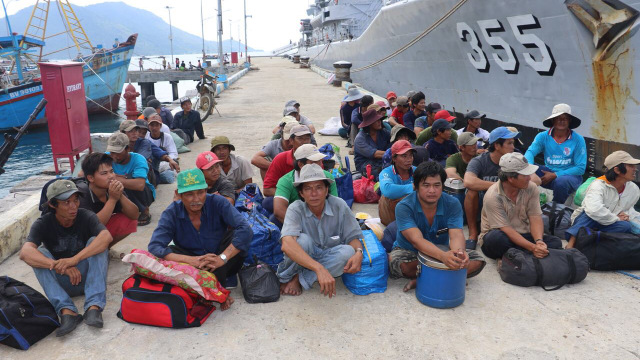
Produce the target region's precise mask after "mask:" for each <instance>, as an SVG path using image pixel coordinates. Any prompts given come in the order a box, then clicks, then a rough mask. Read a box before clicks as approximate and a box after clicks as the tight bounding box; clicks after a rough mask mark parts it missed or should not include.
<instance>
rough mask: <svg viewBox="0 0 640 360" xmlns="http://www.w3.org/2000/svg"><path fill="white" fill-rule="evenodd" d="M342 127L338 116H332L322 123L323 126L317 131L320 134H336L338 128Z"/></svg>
mask: <svg viewBox="0 0 640 360" xmlns="http://www.w3.org/2000/svg"><path fill="white" fill-rule="evenodd" d="M341 127H342V124H341V123H340V118H339V117H335V116H334V117H332V118H330V119H329V120H327V121H326V122H325V123H324V128H322V129H321V130H319V131H318V133H320V134H321V135H328V136H337V135H338V130H339V129H340V128H341Z"/></svg>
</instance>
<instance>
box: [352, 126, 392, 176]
mask: <svg viewBox="0 0 640 360" xmlns="http://www.w3.org/2000/svg"><path fill="white" fill-rule="evenodd" d="M390 141H391V134H390V133H389V131H387V129H381V130H380V131H378V136H377V137H376V141H373V138H371V136H370V135H369V133H368V132H364V131H360V132H359V133H358V135H357V136H356V139H355V141H354V145H353V149H354V150H353V151H354V156H353V160H354V161H355V162H356V169H357V170H358V171H364V169H365V167H366V166H367V164H371V165H378V166H382V159H375V158H374V157H373V155H374V154H375V152H376V151H377V150H380V151H385V150H387V149H388V148H389V146H391V145H390Z"/></svg>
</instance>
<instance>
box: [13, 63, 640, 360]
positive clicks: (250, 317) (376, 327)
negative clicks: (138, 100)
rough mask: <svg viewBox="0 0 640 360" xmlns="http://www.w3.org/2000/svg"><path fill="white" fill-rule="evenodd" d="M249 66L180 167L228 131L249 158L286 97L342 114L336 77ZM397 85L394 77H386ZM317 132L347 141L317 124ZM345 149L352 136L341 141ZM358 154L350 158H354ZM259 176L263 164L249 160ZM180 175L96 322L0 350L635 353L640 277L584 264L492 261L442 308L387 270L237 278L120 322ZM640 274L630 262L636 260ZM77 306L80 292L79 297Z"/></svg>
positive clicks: (117, 249)
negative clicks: (273, 293) (296, 291)
mask: <svg viewBox="0 0 640 360" xmlns="http://www.w3.org/2000/svg"><path fill="white" fill-rule="evenodd" d="M254 65H257V66H258V67H259V68H260V70H259V71H251V72H249V73H248V74H247V75H246V76H245V77H244V78H242V79H241V80H239V81H238V82H237V83H235V84H234V85H233V86H232V87H231V88H230V89H229V90H228V91H226V92H224V93H222V94H221V95H220V99H219V100H218V103H219V105H218V109H219V110H220V113H221V114H222V117H219V116H218V115H217V114H214V115H213V116H212V117H211V118H210V119H208V120H207V121H206V122H205V123H204V129H205V134H206V136H207V140H199V141H196V142H195V143H194V144H191V145H189V146H190V148H191V150H192V151H191V152H190V153H185V154H181V161H180V164H181V167H182V168H183V169H186V168H189V167H194V166H195V158H196V156H197V154H198V153H200V152H202V151H206V150H209V140H210V139H211V138H213V137H214V136H216V135H226V136H228V137H229V138H230V139H231V142H232V143H233V144H234V145H235V147H236V153H237V154H239V155H242V156H244V157H246V158H251V156H252V155H253V154H254V153H255V152H256V151H258V150H259V149H260V148H261V147H262V146H263V145H264V144H265V143H266V142H267V141H268V140H269V138H270V137H271V130H272V129H273V127H274V126H275V125H276V124H277V123H278V121H279V120H280V119H281V117H282V109H283V106H284V103H285V102H286V101H287V100H290V99H296V100H298V102H300V104H301V113H302V114H304V115H306V116H307V117H309V118H310V119H311V120H312V121H313V122H314V125H315V127H316V129H317V130H319V129H321V128H322V127H323V124H324V122H325V121H326V120H327V119H329V118H330V117H332V116H338V108H339V105H340V100H341V99H342V97H343V96H344V94H345V92H344V90H343V89H342V88H335V87H332V86H329V85H327V83H326V81H325V79H323V78H322V77H320V76H318V75H317V74H315V73H313V72H312V71H310V70H308V69H300V68H298V66H297V65H294V64H292V63H291V62H290V61H287V60H283V59H279V58H274V59H268V58H260V59H258V58H256V59H254ZM390 90H392V89H390ZM317 139H318V143H319V144H324V143H327V142H333V143H336V144H338V145H339V146H343V145H345V143H346V142H345V141H344V140H342V139H340V138H339V137H326V136H322V135H317ZM342 149H343V150H342V155H343V156H344V155H346V153H347V150H348V149H347V148H344V147H343V148H342ZM352 164H353V162H352ZM254 174H255V176H254V181H256V182H258V183H260V184H261V182H260V175H259V172H258V170H257V169H256V168H254ZM174 189H175V185H162V186H160V187H159V188H158V198H157V200H156V202H155V203H154V204H153V205H152V206H151V212H152V215H153V219H152V223H151V224H150V225H148V226H145V227H141V228H139V229H138V232H137V233H136V234H134V235H132V236H130V237H129V238H127V239H125V240H124V241H123V242H122V243H120V244H117V245H116V246H114V248H113V249H112V250H111V255H112V259H111V262H110V268H109V276H108V294H107V307H106V309H105V310H104V313H103V316H104V321H105V325H104V328H103V329H95V328H91V327H88V326H87V325H85V324H81V325H80V326H79V327H78V328H77V329H76V330H75V331H74V332H73V333H71V334H69V335H67V336H65V337H63V338H56V337H55V336H54V334H51V335H50V336H49V337H47V338H45V339H43V340H42V341H40V342H39V343H37V344H36V345H35V346H33V347H32V348H31V349H29V350H28V351H26V352H25V351H19V350H14V349H11V348H8V347H6V346H2V345H0V359H3V360H8V359H198V358H203V359H205V358H208V359H337V358H342V359H350V358H355V359H361V358H362V359H388V358H395V357H402V358H405V359H638V358H640V336H639V335H638V334H640V322H639V321H638V314H640V281H638V280H635V279H633V278H631V277H628V276H624V275H621V274H617V273H605V272H595V271H593V272H591V273H590V274H589V275H588V276H587V278H586V279H585V280H584V281H583V282H581V283H579V284H576V285H567V286H565V287H564V288H562V289H560V290H558V291H553V292H546V291H544V290H543V289H541V288H535V287H533V288H520V287H516V286H512V285H509V284H506V283H503V282H502V281H501V280H500V277H499V275H498V273H497V271H496V263H495V262H494V261H491V260H489V261H488V264H487V266H486V268H485V269H484V271H483V272H482V273H481V274H480V275H478V276H477V277H475V278H472V279H470V280H469V281H468V285H467V289H466V290H467V292H466V300H465V302H464V304H463V305H461V306H459V307H457V308H454V309H447V310H438V309H433V308H430V307H427V306H424V305H422V304H421V303H420V302H418V300H417V299H416V297H415V292H414V291H411V292H409V293H403V292H402V287H403V286H404V284H405V282H406V281H405V280H392V279H390V280H389V283H388V285H389V286H388V289H387V291H386V292H385V293H383V294H373V295H368V296H356V295H353V294H351V293H350V292H349V291H348V290H347V289H346V288H345V287H344V285H343V284H342V281H341V280H337V296H336V297H334V298H332V299H329V298H326V297H324V296H322V295H321V294H320V292H319V290H318V286H317V284H316V285H315V287H314V288H313V289H311V290H309V291H305V292H304V293H303V294H302V295H301V296H299V297H290V296H283V297H281V298H280V300H279V301H278V302H276V303H271V304H248V303H246V302H245V301H244V299H243V298H242V292H241V289H240V288H237V289H235V290H232V295H233V297H234V298H235V299H236V302H235V304H233V306H231V308H230V309H229V310H228V311H225V312H222V311H220V310H219V309H218V310H216V311H215V312H214V313H213V315H212V316H211V317H210V318H209V319H208V320H207V322H206V323H205V324H204V325H203V326H202V327H200V328H193V329H182V330H175V329H164V328H155V327H148V326H142V325H134V324H129V323H126V322H124V321H122V320H120V319H118V318H117V317H116V313H117V311H118V310H119V306H120V300H121V298H122V291H121V284H122V282H123V280H125V279H126V278H127V276H128V275H129V266H127V265H125V264H123V263H121V262H120V260H119V255H120V254H124V253H128V252H129V251H130V250H131V249H134V248H141V249H146V248H147V244H148V241H149V238H150V236H151V233H152V232H153V229H154V228H155V226H156V224H157V220H158V219H159V217H160V214H161V212H162V211H163V210H164V209H165V208H166V206H168V204H169V203H170V202H171V199H172V196H173V191H174ZM353 210H354V212H357V211H365V212H368V213H370V214H372V215H373V216H374V217H375V216H377V206H375V205H367V206H364V205H360V204H355V205H354V207H353ZM635 273H636V274H637V272H635ZM0 274H2V275H9V276H11V277H14V278H16V279H19V280H21V281H24V282H25V283H27V284H28V285H30V286H32V287H34V288H36V289H38V290H39V291H42V289H41V287H40V286H39V285H38V282H37V280H36V278H35V276H34V274H33V271H32V270H31V268H30V267H29V266H27V265H26V264H24V263H23V262H21V261H20V260H19V259H18V257H17V255H13V256H12V257H10V258H9V259H7V260H6V261H5V262H4V263H2V264H0ZM75 300H76V305H78V307H80V308H81V306H82V300H83V298H82V297H80V298H76V299H75Z"/></svg>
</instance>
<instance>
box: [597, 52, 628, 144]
mask: <svg viewBox="0 0 640 360" xmlns="http://www.w3.org/2000/svg"><path fill="white" fill-rule="evenodd" d="M591 66H592V70H593V79H594V105H595V111H594V114H595V118H594V121H593V125H592V126H591V134H592V135H593V137H594V138H596V139H600V140H607V141H615V142H621V143H626V142H628V140H627V121H626V116H625V106H626V103H627V101H629V100H635V99H633V87H634V86H633V85H634V83H633V56H632V53H631V51H630V50H629V49H628V48H627V49H624V50H623V49H620V50H619V52H618V54H615V55H614V56H610V57H609V58H608V59H607V60H601V61H593V62H592V65H591Z"/></svg>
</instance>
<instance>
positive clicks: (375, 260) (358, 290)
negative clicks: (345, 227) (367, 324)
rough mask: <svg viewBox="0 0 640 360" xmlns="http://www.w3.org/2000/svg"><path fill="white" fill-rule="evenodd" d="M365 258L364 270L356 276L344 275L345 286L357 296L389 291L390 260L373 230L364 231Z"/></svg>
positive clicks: (362, 240)
mask: <svg viewBox="0 0 640 360" xmlns="http://www.w3.org/2000/svg"><path fill="white" fill-rule="evenodd" d="M362 233H363V234H364V239H361V240H360V241H361V242H362V244H363V250H364V258H362V268H361V269H360V271H359V272H357V273H355V274H342V282H343V283H344V286H346V287H347V289H349V291H351V292H352V293H354V294H356V295H369V294H372V293H383V292H385V291H386V290H387V278H388V277H389V262H388V261H389V260H388V258H387V252H386V251H385V250H384V247H382V244H381V243H380V241H378V237H376V234H374V233H373V231H371V230H364V231H362Z"/></svg>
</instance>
